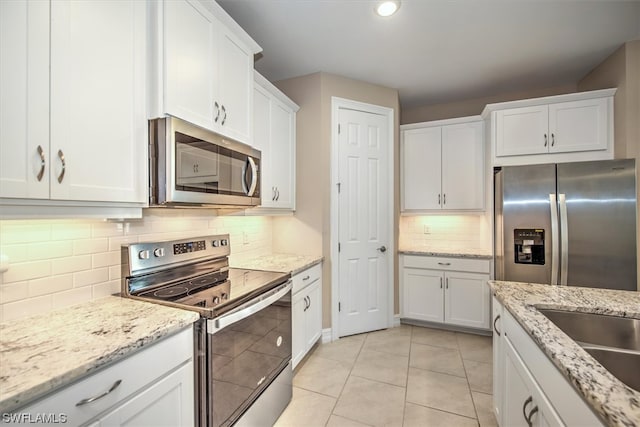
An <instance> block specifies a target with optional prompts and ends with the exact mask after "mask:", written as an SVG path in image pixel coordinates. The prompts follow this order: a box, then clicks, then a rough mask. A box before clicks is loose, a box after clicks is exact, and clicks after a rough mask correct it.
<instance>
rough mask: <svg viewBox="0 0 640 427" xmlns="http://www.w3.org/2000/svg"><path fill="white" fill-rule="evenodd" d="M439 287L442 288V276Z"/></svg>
mask: <svg viewBox="0 0 640 427" xmlns="http://www.w3.org/2000/svg"><path fill="white" fill-rule="evenodd" d="M440 289H442V277H441V278H440Z"/></svg>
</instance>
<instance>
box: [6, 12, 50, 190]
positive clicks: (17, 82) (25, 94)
mask: <svg viewBox="0 0 640 427" xmlns="http://www.w3.org/2000/svg"><path fill="white" fill-rule="evenodd" d="M50 168H51V157H50V156H49V2H45V1H26V0H25V1H1V2H0V197H16V198H30V199H47V198H49V169H50Z"/></svg>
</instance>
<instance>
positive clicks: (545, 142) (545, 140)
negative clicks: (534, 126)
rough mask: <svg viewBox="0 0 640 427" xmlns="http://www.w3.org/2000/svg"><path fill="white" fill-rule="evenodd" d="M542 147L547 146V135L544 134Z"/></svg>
mask: <svg viewBox="0 0 640 427" xmlns="http://www.w3.org/2000/svg"><path fill="white" fill-rule="evenodd" d="M544 146H545V147H546V146H547V134H546V133H545V134H544Z"/></svg>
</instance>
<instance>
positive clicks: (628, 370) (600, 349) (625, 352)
mask: <svg viewBox="0 0 640 427" xmlns="http://www.w3.org/2000/svg"><path fill="white" fill-rule="evenodd" d="M538 311H540V313H542V314H544V315H545V316H546V317H547V318H548V319H549V320H550V321H551V322H553V323H554V324H555V325H556V326H557V327H558V328H560V329H561V330H562V331H563V332H564V333H565V334H567V335H568V336H569V337H571V338H572V339H573V340H574V341H576V342H577V343H578V344H580V345H581V346H582V347H583V348H584V349H585V351H586V352H587V353H589V354H590V355H591V356H593V358H594V359H596V360H597V361H598V362H600V364H601V365H602V366H604V368H605V369H607V370H608V371H609V372H611V374H612V375H613V376H615V377H616V378H618V379H619V380H620V381H622V382H623V383H625V384H626V385H628V386H629V387H631V388H633V389H634V390H638V391H640V369H638V367H639V366H640V319H630V318H625V317H616V316H607V315H604V314H591V313H578V312H574V311H562V310H549V309H538Z"/></svg>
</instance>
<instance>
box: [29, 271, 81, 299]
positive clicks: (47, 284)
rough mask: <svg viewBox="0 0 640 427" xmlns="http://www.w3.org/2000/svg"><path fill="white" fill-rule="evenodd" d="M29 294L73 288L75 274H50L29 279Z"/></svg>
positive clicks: (41, 293) (34, 294) (38, 294)
mask: <svg viewBox="0 0 640 427" xmlns="http://www.w3.org/2000/svg"><path fill="white" fill-rule="evenodd" d="M28 288H29V296H30V297H37V296H41V295H47V294H53V293H56V292H62V291H65V290H68V289H71V288H73V275H72V274H65V275H62V276H50V277H45V278H42V279H36V280H30V281H29V285H28Z"/></svg>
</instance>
